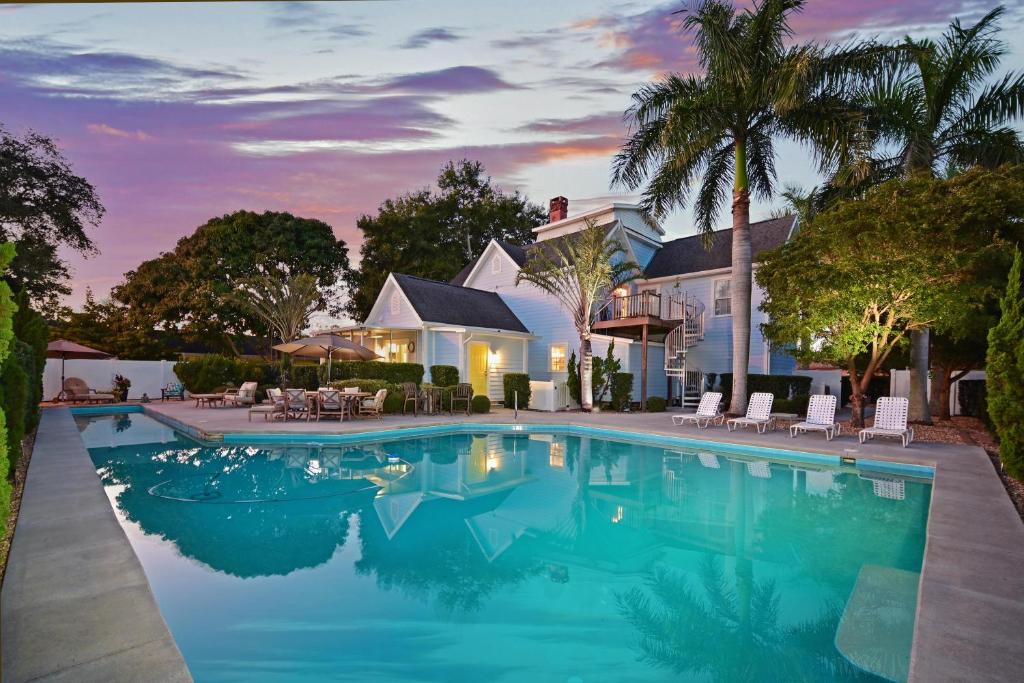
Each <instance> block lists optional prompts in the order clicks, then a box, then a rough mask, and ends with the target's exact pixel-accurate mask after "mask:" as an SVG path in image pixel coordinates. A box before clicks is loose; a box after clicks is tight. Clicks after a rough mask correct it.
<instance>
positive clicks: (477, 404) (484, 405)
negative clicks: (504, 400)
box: [470, 394, 491, 414]
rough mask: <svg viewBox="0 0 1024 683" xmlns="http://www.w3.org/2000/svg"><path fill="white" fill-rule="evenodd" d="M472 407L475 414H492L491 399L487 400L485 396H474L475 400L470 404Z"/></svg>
mask: <svg viewBox="0 0 1024 683" xmlns="http://www.w3.org/2000/svg"><path fill="white" fill-rule="evenodd" d="M470 405H471V406H472V407H473V412H474V413H481V414H482V413H489V412H491V399H489V398H487V397H486V396H484V395H483V394H480V395H479V396H474V397H473V400H472V401H471V402H470Z"/></svg>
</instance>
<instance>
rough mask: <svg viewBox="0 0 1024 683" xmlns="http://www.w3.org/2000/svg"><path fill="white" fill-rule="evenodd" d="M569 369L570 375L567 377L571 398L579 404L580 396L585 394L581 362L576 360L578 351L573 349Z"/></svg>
mask: <svg viewBox="0 0 1024 683" xmlns="http://www.w3.org/2000/svg"><path fill="white" fill-rule="evenodd" d="M567 369H568V371H569V374H568V377H566V380H565V382H566V384H568V385H569V398H571V399H572V400H573V401H574V402H575V403H576V404H577V405H579V402H580V398H582V395H583V387H582V386H581V385H580V362H579V361H578V360H576V352H575V351H573V352H572V353H570V354H569V365H568V366H567Z"/></svg>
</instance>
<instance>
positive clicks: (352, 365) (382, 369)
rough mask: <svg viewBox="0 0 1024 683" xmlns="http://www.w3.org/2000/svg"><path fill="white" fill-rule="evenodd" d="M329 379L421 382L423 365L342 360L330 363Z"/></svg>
mask: <svg viewBox="0 0 1024 683" xmlns="http://www.w3.org/2000/svg"><path fill="white" fill-rule="evenodd" d="M331 366H332V367H331V380H332V381H333V380H344V379H363V378H365V379H382V380H384V381H386V382H391V383H392V384H401V383H402V382H415V383H416V384H422V383H423V366H422V365H421V364H420V363H385V362H383V361H377V360H370V361H359V360H343V361H336V362H333V363H332V364H331Z"/></svg>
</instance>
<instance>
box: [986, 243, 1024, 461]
mask: <svg viewBox="0 0 1024 683" xmlns="http://www.w3.org/2000/svg"><path fill="white" fill-rule="evenodd" d="M1015 251H1016V253H1015V254H1014V257H1013V267H1011V268H1010V276H1009V278H1008V280H1007V284H1006V293H1005V294H1004V296H1003V298H1002V300H1001V301H1000V302H999V307H1000V310H1001V312H1002V314H1001V316H1000V318H999V322H998V323H997V324H996V325H995V327H993V328H992V329H990V330H989V331H988V354H987V356H986V358H985V369H986V371H987V380H988V388H987V390H988V413H989V416H991V418H992V424H993V425H995V430H996V436H998V438H999V460H1000V461H1002V463H1003V467H1004V468H1006V471H1007V472H1008V473H1009V474H1010V475H1011V476H1014V477H1017V478H1018V479H1019V478H1021V477H1024V296H1022V294H1021V268H1022V258H1021V252H1020V250H1019V249H1017V250H1015Z"/></svg>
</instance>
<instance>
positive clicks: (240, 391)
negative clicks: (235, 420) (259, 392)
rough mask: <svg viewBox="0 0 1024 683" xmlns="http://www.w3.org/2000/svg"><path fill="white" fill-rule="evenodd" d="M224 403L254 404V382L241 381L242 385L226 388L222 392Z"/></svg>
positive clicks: (236, 404)
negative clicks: (235, 387)
mask: <svg viewBox="0 0 1024 683" xmlns="http://www.w3.org/2000/svg"><path fill="white" fill-rule="evenodd" d="M224 403H225V405H226V404H228V403H231V404H233V405H235V406H252V405H256V382H242V386H240V387H238V388H237V389H228V390H227V391H225V392H224Z"/></svg>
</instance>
